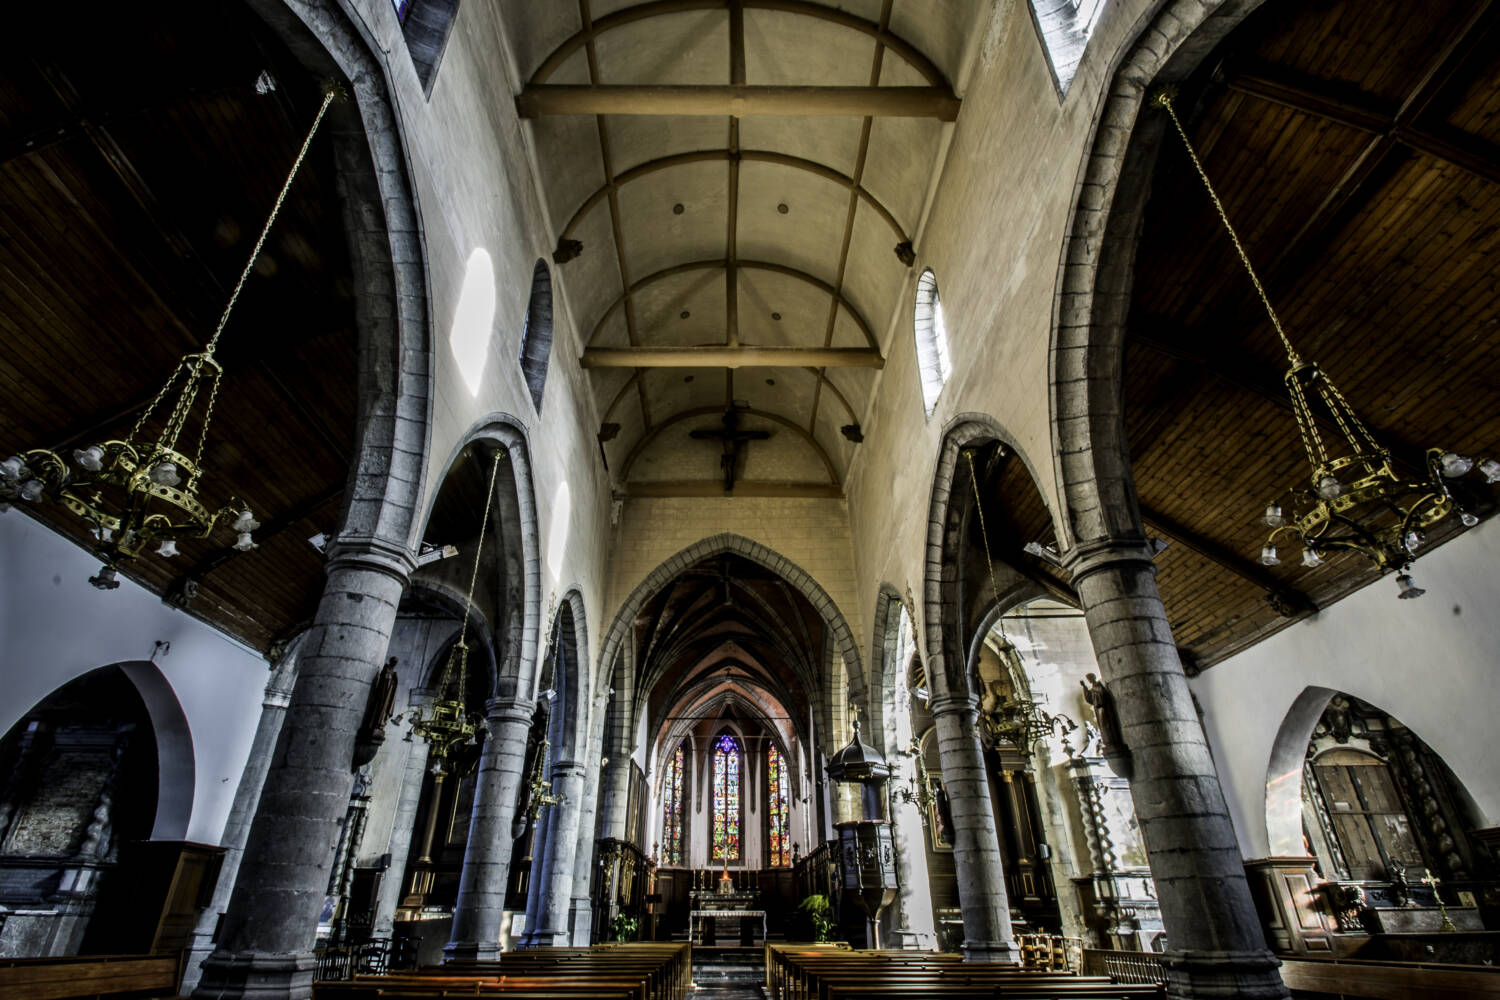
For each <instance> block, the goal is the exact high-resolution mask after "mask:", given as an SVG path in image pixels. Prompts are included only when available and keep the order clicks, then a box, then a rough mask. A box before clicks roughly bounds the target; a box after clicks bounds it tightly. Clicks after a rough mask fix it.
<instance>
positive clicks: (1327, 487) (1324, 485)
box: [1318, 476, 1344, 500]
mask: <svg viewBox="0 0 1500 1000" xmlns="http://www.w3.org/2000/svg"><path fill="white" fill-rule="evenodd" d="M1343 492H1344V486H1343V484H1342V483H1340V482H1339V481H1338V480H1337V479H1335V478H1333V477H1332V476H1324V477H1323V478H1322V479H1319V480H1318V496H1320V497H1322V498H1323V499H1324V500H1332V499H1334V498H1336V497H1337V496H1338V495H1339V494H1340V493H1343Z"/></svg>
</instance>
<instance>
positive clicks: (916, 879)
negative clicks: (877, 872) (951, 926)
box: [891, 794, 937, 951]
mask: <svg viewBox="0 0 1500 1000" xmlns="http://www.w3.org/2000/svg"><path fill="white" fill-rule="evenodd" d="M923 822H924V821H923V819H922V811H921V810H920V809H919V808H918V807H917V804H916V803H915V802H907V801H906V800H905V799H903V798H901V797H900V796H899V795H895V794H893V795H891V839H892V840H894V841H895V845H896V871H897V874H898V876H899V878H900V880H901V891H900V892H899V893H898V894H897V896H896V907H895V912H894V913H892V914H891V928H892V929H891V944H892V946H894V947H896V948H908V949H912V950H916V951H932V950H935V949H936V948H937V928H936V926H935V925H934V924H933V920H932V889H931V887H930V885H929V883H928V880H927V841H926V838H925V836H924V835H923V833H922V825H923Z"/></svg>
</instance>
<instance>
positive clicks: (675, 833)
mask: <svg viewBox="0 0 1500 1000" xmlns="http://www.w3.org/2000/svg"><path fill="white" fill-rule="evenodd" d="M661 801H662V821H661V863H662V864H664V865H680V864H682V863H683V857H682V853H683V852H682V846H683V845H682V839H683V838H682V746H681V744H679V745H678V747H677V749H676V750H674V751H672V756H671V757H670V758H668V759H667V772H666V774H665V775H664V776H663V779H662V792H661Z"/></svg>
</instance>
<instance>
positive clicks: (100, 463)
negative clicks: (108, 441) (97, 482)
mask: <svg viewBox="0 0 1500 1000" xmlns="http://www.w3.org/2000/svg"><path fill="white" fill-rule="evenodd" d="M73 461H75V462H77V463H78V467H79V468H80V469H83V470H84V471H85V472H98V471H99V470H101V469H103V468H104V449H103V448H101V447H99V446H98V445H97V444H91V445H89V446H88V447H87V448H74V449H73Z"/></svg>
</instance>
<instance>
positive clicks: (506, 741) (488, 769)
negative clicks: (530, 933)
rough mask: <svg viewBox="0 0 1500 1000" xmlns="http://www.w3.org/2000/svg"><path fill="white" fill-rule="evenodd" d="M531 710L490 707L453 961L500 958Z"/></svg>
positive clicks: (500, 702) (451, 947) (509, 703)
mask: <svg viewBox="0 0 1500 1000" xmlns="http://www.w3.org/2000/svg"><path fill="white" fill-rule="evenodd" d="M531 710H532V707H531V706H530V705H529V704H526V703H524V702H521V701H513V700H510V699H502V698H495V699H492V700H491V701H490V702H489V703H488V704H486V705H485V712H486V717H487V718H488V720H489V724H490V734H489V736H488V738H486V739H485V741H484V751H483V753H482V754H481V756H480V759H479V775H478V777H477V780H476V784H475V788H474V808H473V811H472V812H471V813H470V814H469V840H468V843H467V845H466V846H465V848H464V867H463V871H462V873H461V874H460V875H459V880H458V902H457V903H456V904H455V905H454V907H453V933H452V936H451V938H450V939H449V941H448V944H447V946H446V947H444V949H443V950H444V952H445V953H446V954H447V956H448V958H449V960H455V959H459V960H475V959H477V960H481V961H487V960H491V959H495V958H498V957H499V956H500V920H501V916H502V915H503V913H504V911H505V886H506V881H507V880H508V879H509V877H510V849H511V843H512V841H511V823H512V821H513V820H514V819H515V814H516V791H517V790H518V789H519V788H520V787H521V769H522V767H523V766H524V765H525V763H526V734H527V733H528V732H529V731H530V729H531Z"/></svg>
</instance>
